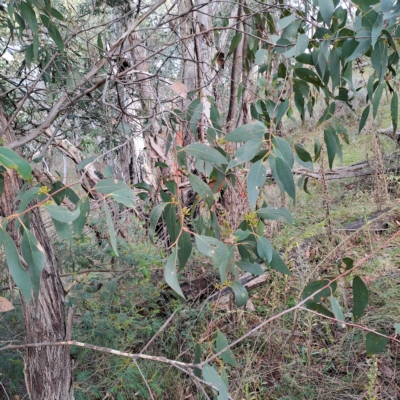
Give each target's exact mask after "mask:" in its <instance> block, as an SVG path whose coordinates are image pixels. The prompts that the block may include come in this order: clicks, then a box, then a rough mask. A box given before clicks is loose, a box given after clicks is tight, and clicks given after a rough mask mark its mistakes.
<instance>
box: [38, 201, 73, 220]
mask: <svg viewBox="0 0 400 400" xmlns="http://www.w3.org/2000/svg"><path fill="white" fill-rule="evenodd" d="M43 208H44V209H45V210H46V211H47V212H48V213H49V214H50V215H51V217H52V218H54V219H56V220H57V221H60V222H72V221H75V220H76V219H77V218H78V217H79V214H80V210H79V208H78V209H76V210H74V211H69V210H67V209H66V208H64V207H61V206H57V205H56V204H48V205H46V206H44V207H43Z"/></svg>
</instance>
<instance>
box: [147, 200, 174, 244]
mask: <svg viewBox="0 0 400 400" xmlns="http://www.w3.org/2000/svg"><path fill="white" fill-rule="evenodd" d="M168 204H170V203H161V204H157V205H156V206H155V207H154V208H153V209H152V210H151V213H150V227H149V238H150V240H151V242H152V243H154V235H155V234H156V225H157V223H158V220H159V219H160V217H161V214H162V212H163V211H164V208H165V207H166V206H167V205H168Z"/></svg>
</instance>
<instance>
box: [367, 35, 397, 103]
mask: <svg viewBox="0 0 400 400" xmlns="http://www.w3.org/2000/svg"><path fill="white" fill-rule="evenodd" d="M389 36H390V35H389ZM396 53H397V52H396ZM393 54H394V53H393ZM387 63H388V46H387V44H386V42H385V40H383V39H379V40H378V41H377V43H376V44H375V48H374V49H373V50H372V52H371V64H372V66H373V67H374V69H375V71H376V73H377V75H378V78H379V80H380V81H381V82H383V81H384V79H385V73H386V68H387ZM369 94H370V93H369ZM369 98H371V97H370V96H369Z"/></svg>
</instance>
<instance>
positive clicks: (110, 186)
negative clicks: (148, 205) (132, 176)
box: [93, 179, 131, 194]
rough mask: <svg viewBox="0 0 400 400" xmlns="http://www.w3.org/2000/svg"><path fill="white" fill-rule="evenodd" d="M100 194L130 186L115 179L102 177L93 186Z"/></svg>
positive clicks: (127, 188) (126, 188)
mask: <svg viewBox="0 0 400 400" xmlns="http://www.w3.org/2000/svg"><path fill="white" fill-rule="evenodd" d="M93 189H95V190H97V191H98V192H99V193H102V194H110V193H113V192H116V191H118V190H131V188H130V187H129V186H128V185H127V184H125V183H124V182H122V181H119V180H117V179H103V180H101V181H100V182H98V183H97V184H96V185H95V187H94V188H93Z"/></svg>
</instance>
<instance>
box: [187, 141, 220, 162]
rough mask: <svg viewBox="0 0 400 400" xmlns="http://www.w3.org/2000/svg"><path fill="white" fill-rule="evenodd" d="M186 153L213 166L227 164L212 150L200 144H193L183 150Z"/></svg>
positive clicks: (217, 152)
mask: <svg viewBox="0 0 400 400" xmlns="http://www.w3.org/2000/svg"><path fill="white" fill-rule="evenodd" d="M183 150H184V151H185V152H186V153H188V154H190V155H192V156H194V157H196V158H198V159H200V160H204V161H208V162H210V163H213V164H218V165H221V164H228V161H226V158H225V157H224V156H223V155H222V154H221V153H220V152H219V151H217V150H215V149H214V148H212V147H210V146H207V145H205V144H202V143H194V144H190V145H189V146H187V147H185V148H184V149H183Z"/></svg>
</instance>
